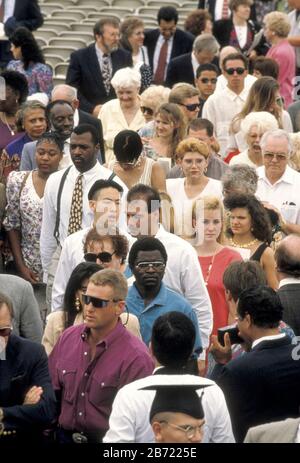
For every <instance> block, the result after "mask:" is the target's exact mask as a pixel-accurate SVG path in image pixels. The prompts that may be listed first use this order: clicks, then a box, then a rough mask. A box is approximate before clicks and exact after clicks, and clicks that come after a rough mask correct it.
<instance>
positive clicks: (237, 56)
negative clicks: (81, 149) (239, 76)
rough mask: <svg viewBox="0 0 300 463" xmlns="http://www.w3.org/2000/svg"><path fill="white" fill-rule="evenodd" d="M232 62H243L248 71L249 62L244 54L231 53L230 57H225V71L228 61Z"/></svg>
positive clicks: (223, 65) (223, 63)
mask: <svg viewBox="0 0 300 463" xmlns="http://www.w3.org/2000/svg"><path fill="white" fill-rule="evenodd" d="M232 60H240V61H243V63H244V65H245V68H246V69H248V60H247V58H246V56H245V55H243V54H242V53H230V55H227V56H225V58H224V59H223V62H222V67H223V69H225V65H226V63H227V61H232Z"/></svg>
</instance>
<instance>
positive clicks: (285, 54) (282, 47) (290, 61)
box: [267, 40, 296, 108]
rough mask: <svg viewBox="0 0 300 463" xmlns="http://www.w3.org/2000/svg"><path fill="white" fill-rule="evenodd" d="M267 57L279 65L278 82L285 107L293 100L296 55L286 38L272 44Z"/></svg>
mask: <svg viewBox="0 0 300 463" xmlns="http://www.w3.org/2000/svg"><path fill="white" fill-rule="evenodd" d="M267 57H268V58H272V59H274V60H275V61H277V63H278V65H279V77H278V82H279V85H280V94H281V96H282V97H283V98H284V102H285V105H284V106H285V108H288V106H289V105H290V104H291V103H292V102H293V90H294V78H295V72H296V56H295V50H294V47H292V46H291V45H290V44H289V43H288V41H287V40H283V41H282V42H280V43H278V44H277V45H273V46H272V47H271V48H270V50H269V51H268V53H267Z"/></svg>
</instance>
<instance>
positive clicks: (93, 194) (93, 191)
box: [88, 179, 123, 201]
mask: <svg viewBox="0 0 300 463" xmlns="http://www.w3.org/2000/svg"><path fill="white" fill-rule="evenodd" d="M104 188H114V189H115V190H117V191H118V192H119V193H121V194H122V193H123V188H122V187H121V185H119V184H118V183H117V182H114V181H113V180H102V179H101V180H96V181H95V183H93V185H92V186H91V188H90V190H89V192H88V200H89V201H92V200H93V199H94V200H96V199H97V197H98V193H99V191H101V190H103V189H104Z"/></svg>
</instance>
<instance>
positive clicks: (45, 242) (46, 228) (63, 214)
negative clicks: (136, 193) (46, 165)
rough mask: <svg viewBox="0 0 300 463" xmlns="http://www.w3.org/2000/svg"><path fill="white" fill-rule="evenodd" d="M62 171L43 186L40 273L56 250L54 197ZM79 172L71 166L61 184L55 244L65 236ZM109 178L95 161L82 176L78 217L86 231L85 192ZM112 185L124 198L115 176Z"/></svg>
mask: <svg viewBox="0 0 300 463" xmlns="http://www.w3.org/2000/svg"><path fill="white" fill-rule="evenodd" d="M64 171H65V170H60V171H58V172H55V173H54V174H52V175H50V177H49V179H48V180H47V183H46V188H45V194H44V207H43V220H42V230H41V240H40V247H41V258H42V265H43V269H44V272H47V269H48V267H49V265H50V263H51V258H52V255H53V253H54V251H55V249H56V247H57V243H56V239H55V238H54V236H53V232H54V228H55V221H56V211H57V194H58V188H59V185H60V181H61V178H62V176H63V173H64ZM79 174H80V172H79V171H78V170H77V169H76V168H75V166H74V165H73V166H72V167H71V169H70V171H69V172H68V175H67V178H66V180H65V183H64V188H63V191H62V196H61V211H60V222H59V242H60V244H61V245H63V242H64V240H65V239H66V237H67V236H68V227H69V218H70V208H71V204H72V195H73V190H74V186H75V183H76V180H77V177H78V175H79ZM111 174H112V172H111V170H109V169H107V168H106V167H103V166H101V165H100V164H99V162H98V161H97V162H96V164H95V166H94V167H93V168H92V169H90V170H88V171H87V172H84V174H83V179H82V187H83V213H82V227H83V228H85V227H88V226H90V225H91V223H92V221H93V213H92V212H91V210H90V208H89V204H88V192H89V190H90V188H91V186H92V185H93V184H94V183H95V181H96V180H100V179H105V180H106V179H108V178H109V177H110V175H111ZM114 181H115V182H117V183H119V184H120V185H121V186H122V187H123V189H124V193H123V194H124V195H126V194H127V191H128V189H127V187H126V185H125V184H124V183H123V182H122V180H120V179H119V178H118V177H117V176H115V177H114Z"/></svg>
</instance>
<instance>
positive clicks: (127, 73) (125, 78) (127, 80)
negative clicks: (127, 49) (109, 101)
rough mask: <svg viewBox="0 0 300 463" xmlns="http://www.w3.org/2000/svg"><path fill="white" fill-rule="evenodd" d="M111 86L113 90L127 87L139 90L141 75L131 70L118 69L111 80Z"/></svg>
mask: <svg viewBox="0 0 300 463" xmlns="http://www.w3.org/2000/svg"><path fill="white" fill-rule="evenodd" d="M111 85H112V86H113V88H114V89H115V90H117V89H119V88H128V87H136V88H138V89H139V88H140V86H141V74H140V72H139V71H137V70H136V69H133V68H128V67H127V68H122V69H119V70H118V71H117V72H116V73H115V75H114V76H113V78H112V79H111Z"/></svg>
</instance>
